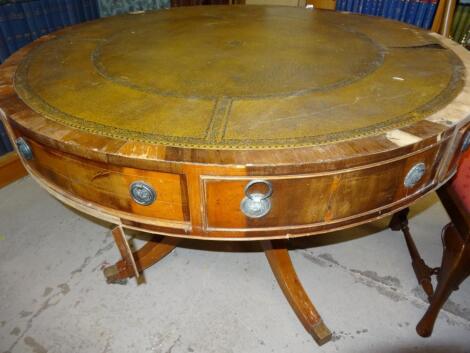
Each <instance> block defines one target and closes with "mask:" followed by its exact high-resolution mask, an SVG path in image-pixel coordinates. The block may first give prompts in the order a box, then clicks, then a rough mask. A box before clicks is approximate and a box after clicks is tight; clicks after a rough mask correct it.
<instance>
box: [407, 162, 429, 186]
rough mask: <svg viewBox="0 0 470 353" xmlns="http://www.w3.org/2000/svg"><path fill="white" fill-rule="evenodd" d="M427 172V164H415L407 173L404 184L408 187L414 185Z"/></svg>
mask: <svg viewBox="0 0 470 353" xmlns="http://www.w3.org/2000/svg"><path fill="white" fill-rule="evenodd" d="M425 172H426V165H425V164H424V163H423V162H420V163H417V164H415V165H414V166H413V167H411V169H410V170H409V172H408V174H406V177H405V181H404V182H403V184H404V185H405V187H406V188H408V189H409V188H412V187H414V186H415V185H416V184H417V183H418V182H419V181H420V180H421V178H422V177H423V175H424V173H425Z"/></svg>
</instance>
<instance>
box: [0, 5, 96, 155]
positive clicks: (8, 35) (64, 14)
mask: <svg viewBox="0 0 470 353" xmlns="http://www.w3.org/2000/svg"><path fill="white" fill-rule="evenodd" d="M98 17H99V11H98V3H97V0H22V1H21V0H16V1H11V0H10V1H4V0H0V61H2V62H3V61H4V60H5V59H6V58H8V57H9V56H10V55H11V54H12V53H13V52H15V51H16V50H18V49H19V48H21V47H23V46H24V45H26V44H28V43H29V42H31V41H33V40H35V39H36V38H38V37H40V36H42V35H44V34H47V33H49V32H53V31H56V30H58V29H60V28H63V27H65V26H69V25H73V24H76V23H80V22H84V21H89V20H93V19H96V18H98ZM12 150H13V147H12V145H11V142H10V140H9V139H8V136H7V134H6V132H5V128H4V126H3V125H2V124H1V123H0V156H1V155H4V154H6V153H8V152H10V151H12Z"/></svg>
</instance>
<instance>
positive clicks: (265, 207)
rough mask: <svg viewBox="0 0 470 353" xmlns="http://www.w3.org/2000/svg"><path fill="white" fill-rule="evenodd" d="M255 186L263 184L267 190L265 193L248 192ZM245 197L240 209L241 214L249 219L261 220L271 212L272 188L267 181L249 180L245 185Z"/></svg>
mask: <svg viewBox="0 0 470 353" xmlns="http://www.w3.org/2000/svg"><path fill="white" fill-rule="evenodd" d="M257 184H263V185H265V186H266V188H267V190H266V192H265V193H261V192H256V191H254V192H250V189H251V188H252V187H253V186H254V185H257ZM244 193H245V197H244V198H243V200H242V201H241V202H240V209H241V211H242V212H243V214H244V215H245V216H247V217H249V218H261V217H264V216H266V215H267V214H268V213H269V211H271V199H270V197H271V195H272V194H273V186H272V184H271V182H269V181H267V180H258V179H255V180H251V181H250V182H249V183H248V184H246V186H245V189H244Z"/></svg>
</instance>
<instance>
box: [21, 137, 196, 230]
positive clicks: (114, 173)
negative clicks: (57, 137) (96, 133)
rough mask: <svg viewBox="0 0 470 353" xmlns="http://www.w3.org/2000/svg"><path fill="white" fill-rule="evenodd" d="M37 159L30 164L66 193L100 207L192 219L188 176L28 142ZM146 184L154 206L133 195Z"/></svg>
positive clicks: (148, 214)
mask: <svg viewBox="0 0 470 353" xmlns="http://www.w3.org/2000/svg"><path fill="white" fill-rule="evenodd" d="M27 143H28V145H29V146H30V147H31V149H32V152H33V156H34V157H33V158H32V159H31V160H29V161H27V164H28V165H29V166H30V167H31V168H32V169H33V170H35V171H36V172H38V173H39V174H40V175H41V176H42V177H43V178H45V179H47V180H48V181H50V182H52V183H54V184H55V185H57V186H58V187H60V188H61V189H63V190H64V191H66V192H69V193H71V194H72V195H74V196H77V197H78V198H80V199H82V200H84V201H91V202H94V203H97V204H99V205H102V206H105V207H108V208H112V209H116V210H119V211H124V212H128V213H131V214H135V215H139V216H146V217H152V218H157V219H164V220H173V221H187V220H189V213H188V206H187V202H186V197H185V192H186V186H185V182H184V177H183V176H181V175H179V174H171V173H160V172H155V171H147V170H140V169H135V168H123V167H116V166H111V165H107V164H104V163H97V162H94V161H90V160H86V159H81V158H76V157H74V156H71V155H68V154H64V153H61V152H58V151H54V150H50V149H47V148H45V147H44V146H42V145H40V144H38V143H36V142H34V141H31V140H27ZM139 181H140V182H144V183H145V184H147V185H149V186H151V188H152V189H153V190H154V191H155V193H156V199H155V201H154V202H153V203H151V204H150V205H147V206H145V205H141V204H139V203H138V202H136V201H135V200H134V199H133V198H132V197H131V194H130V187H131V184H133V183H134V182H139Z"/></svg>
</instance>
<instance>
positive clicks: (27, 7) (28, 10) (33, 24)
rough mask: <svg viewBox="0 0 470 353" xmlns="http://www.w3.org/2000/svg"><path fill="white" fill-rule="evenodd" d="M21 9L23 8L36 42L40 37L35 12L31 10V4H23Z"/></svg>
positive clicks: (32, 36)
mask: <svg viewBox="0 0 470 353" xmlns="http://www.w3.org/2000/svg"><path fill="white" fill-rule="evenodd" d="M21 7H22V8H23V12H24V15H25V18H26V23H27V24H28V27H29V32H30V33H31V38H32V39H33V40H34V39H36V38H38V37H39V36H40V35H39V28H38V27H37V25H36V21H35V20H34V14H33V10H32V8H31V2H22V3H21Z"/></svg>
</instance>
